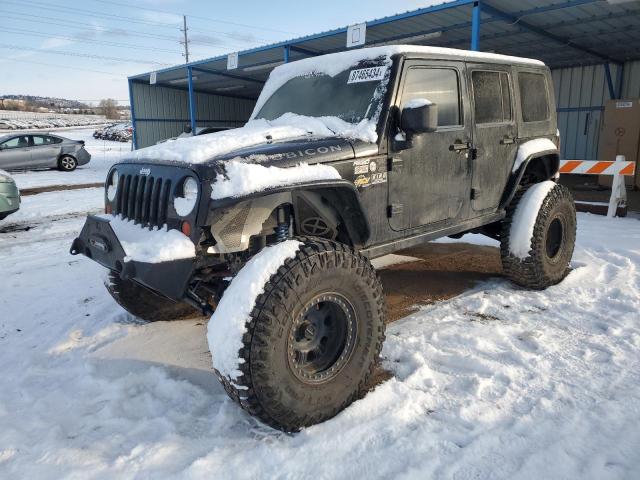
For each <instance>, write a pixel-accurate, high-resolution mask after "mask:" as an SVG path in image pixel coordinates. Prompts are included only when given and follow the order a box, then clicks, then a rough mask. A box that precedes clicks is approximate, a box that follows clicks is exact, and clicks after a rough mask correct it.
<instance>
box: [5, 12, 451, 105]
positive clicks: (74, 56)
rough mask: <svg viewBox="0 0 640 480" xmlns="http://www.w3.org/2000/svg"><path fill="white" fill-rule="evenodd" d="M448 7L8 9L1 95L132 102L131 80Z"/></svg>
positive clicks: (6, 13)
mask: <svg viewBox="0 0 640 480" xmlns="http://www.w3.org/2000/svg"><path fill="white" fill-rule="evenodd" d="M435 3H442V2H441V1H440V0H437V1H434V0H423V1H418V0H395V1H393V2H390V1H389V0H350V1H346V0H323V1H322V2H306V1H293V0H289V1H285V0H269V1H257V0H256V1H254V0H248V1H247V0H245V1H236V2H231V1H224V2H220V1H205V0H133V1H132V0H82V1H78V0H76V1H72V0H2V1H0V18H2V19H3V21H2V23H1V24H0V72H1V73H0V82H1V83H0V95H2V94H18V93H24V94H32V95H46V96H57V97H64V98H73V99H79V100H85V101H98V100H99V99H101V98H105V97H111V98H116V99H118V100H123V101H125V103H126V102H127V98H128V93H127V82H126V77H127V76H128V75H132V74H136V73H141V72H146V71H150V70H154V69H157V68H164V67H166V66H169V65H175V64H177V63H183V62H184V59H183V57H182V55H181V52H182V49H183V47H182V45H180V44H179V40H180V39H181V36H182V33H181V32H180V30H179V29H180V27H181V25H182V15H183V14H185V15H187V20H188V27H189V29H190V31H189V36H190V40H191V42H190V43H191V44H190V59H191V60H197V59H202V58H208V57H212V56H216V55H220V54H224V53H228V52H233V51H237V50H243V49H246V48H250V47H254V46H258V45H263V44H267V43H272V42H275V41H279V40H286V39H288V38H293V37H296V36H301V35H306V34H310V33H316V32H319V31H323V30H328V29H331V28H336V27H341V26H344V25H348V24H352V23H357V22H360V21H364V20H369V19H372V18H378V17H381V16H386V15H392V14H394V13H398V12H402V11H406V10H412V9H415V8H420V7H423V6H427V5H430V4H435Z"/></svg>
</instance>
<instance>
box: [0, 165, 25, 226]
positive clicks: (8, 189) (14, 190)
mask: <svg viewBox="0 0 640 480" xmlns="http://www.w3.org/2000/svg"><path fill="white" fill-rule="evenodd" d="M19 208H20V191H19V190H18V187H16V182H14V181H13V178H11V177H10V176H9V174H8V173H7V172H3V171H2V170H0V220H4V219H5V218H6V217H7V216H8V215H11V214H12V213H14V212H17V211H18V209H19Z"/></svg>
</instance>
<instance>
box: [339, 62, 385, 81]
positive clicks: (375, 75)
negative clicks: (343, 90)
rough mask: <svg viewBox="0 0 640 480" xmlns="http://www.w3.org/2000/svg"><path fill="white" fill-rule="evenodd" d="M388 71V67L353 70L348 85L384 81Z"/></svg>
mask: <svg viewBox="0 0 640 480" xmlns="http://www.w3.org/2000/svg"><path fill="white" fill-rule="evenodd" d="M386 71H387V67H384V66H383V67H371V68H359V69H357V70H351V72H350V73H349V80H347V83H359V82H373V81H376V80H382V79H383V78H384V74H385V72H386Z"/></svg>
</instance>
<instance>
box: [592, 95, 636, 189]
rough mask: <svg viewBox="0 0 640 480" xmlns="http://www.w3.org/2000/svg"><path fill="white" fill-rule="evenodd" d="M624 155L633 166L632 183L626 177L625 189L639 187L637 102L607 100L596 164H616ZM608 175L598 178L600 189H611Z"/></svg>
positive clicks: (633, 99)
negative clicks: (600, 162)
mask: <svg viewBox="0 0 640 480" xmlns="http://www.w3.org/2000/svg"><path fill="white" fill-rule="evenodd" d="M616 155H624V156H625V159H626V160H627V161H628V162H636V175H635V182H634V178H633V177H626V181H627V186H632V185H634V183H635V186H636V187H640V172H638V159H639V157H640V99H638V98H632V99H624V100H609V101H607V103H606V104H605V106H604V114H603V116H602V123H601V125H600V146H599V150H598V160H615V159H616ZM611 182H612V176H611V175H600V177H599V183H600V185H606V186H608V187H610V186H611Z"/></svg>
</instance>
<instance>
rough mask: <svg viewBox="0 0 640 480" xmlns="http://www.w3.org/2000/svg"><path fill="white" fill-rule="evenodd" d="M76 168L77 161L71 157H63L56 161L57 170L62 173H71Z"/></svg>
mask: <svg viewBox="0 0 640 480" xmlns="http://www.w3.org/2000/svg"><path fill="white" fill-rule="evenodd" d="M77 166H78V160H76V159H75V158H74V157H72V156H71V155H63V156H62V157H60V160H58V169H59V170H62V171H63V172H73V171H74V170H75V169H76V167H77Z"/></svg>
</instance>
